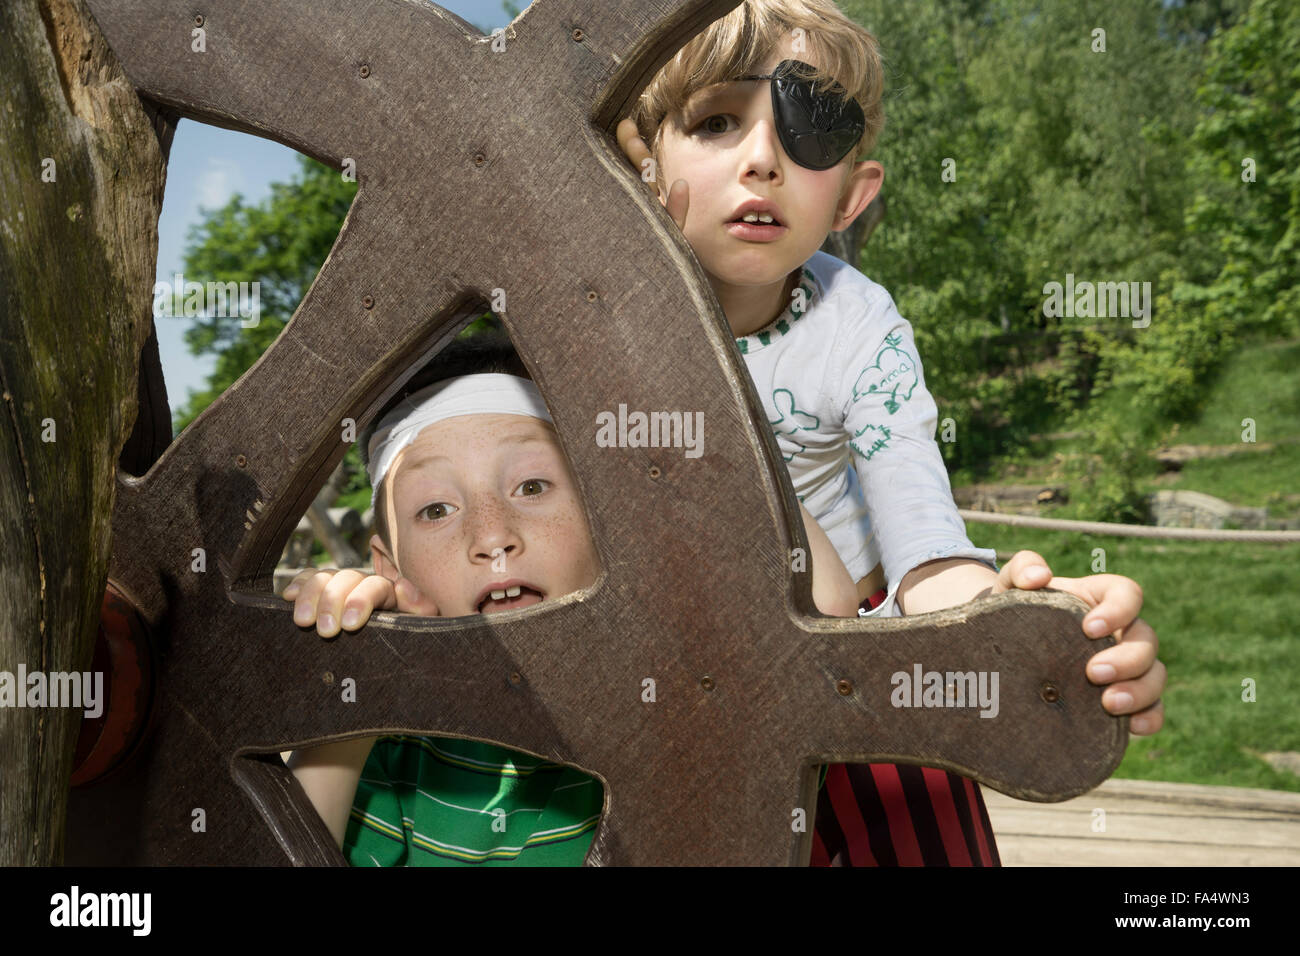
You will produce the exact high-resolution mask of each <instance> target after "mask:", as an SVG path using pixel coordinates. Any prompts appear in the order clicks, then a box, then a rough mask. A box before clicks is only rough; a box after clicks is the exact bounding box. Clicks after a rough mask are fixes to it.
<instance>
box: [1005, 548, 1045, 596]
mask: <svg viewBox="0 0 1300 956" xmlns="http://www.w3.org/2000/svg"><path fill="white" fill-rule="evenodd" d="M1051 580H1052V569H1051V568H1049V567H1048V566H1047V562H1046V561H1045V560H1043V556H1042V555H1040V554H1038V553H1037V552H1035V551H1017V552H1016V553H1015V554H1014V555H1012V557H1011V560H1010V561H1008V562H1007V563H1006V564H1004V565H1002V567H1001V568H1000V569H999V570H998V588H997V590H998V591H1009V590H1011V589H1012V588H1017V589H1019V590H1021V591H1033V590H1036V589H1038V588H1041V587H1046V586H1047V583H1048V582H1049V581H1051Z"/></svg>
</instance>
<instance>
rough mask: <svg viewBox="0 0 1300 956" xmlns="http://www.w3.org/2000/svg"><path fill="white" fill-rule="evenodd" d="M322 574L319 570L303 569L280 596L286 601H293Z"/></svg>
mask: <svg viewBox="0 0 1300 956" xmlns="http://www.w3.org/2000/svg"><path fill="white" fill-rule="evenodd" d="M320 573H321V572H320V570H319V569H318V568H303V569H302V570H301V571H299V572H298V573H297V574H295V575H294V576H293V580H292V581H290V582H289V584H288V586H287V587H286V588H285V589H284V591H283V592H281V594H280V596H281V597H283V598H284V599H285V600H286V601H292V600H293V599H294V598H296V597H297V596H298V593H299V592H300V591H301V590H302V589H303V586H304V585H306V584H307V582H308V581H310V580H311V579H312V578H314V577H315V576H316V575H317V574H320Z"/></svg>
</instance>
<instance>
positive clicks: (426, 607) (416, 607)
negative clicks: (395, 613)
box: [395, 578, 440, 617]
mask: <svg viewBox="0 0 1300 956" xmlns="http://www.w3.org/2000/svg"><path fill="white" fill-rule="evenodd" d="M395 591H396V593H397V609H398V610H399V611H401V612H402V613H404V614H419V615H420V616H421V617H439V616H440V615H439V614H438V605H437V604H435V603H434V602H433V601H432V600H431V599H430V598H427V597H425V596H424V594H423V593H422V592H421V591H420V589H419V588H417V587H416V586H415V585H414V584H412V583H411V582H410V580H408V579H407V578H398V579H397V587H396V588H395Z"/></svg>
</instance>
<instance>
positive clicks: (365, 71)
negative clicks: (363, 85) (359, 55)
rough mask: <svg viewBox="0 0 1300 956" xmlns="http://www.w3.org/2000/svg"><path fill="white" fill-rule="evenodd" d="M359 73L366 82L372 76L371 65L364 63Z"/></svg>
mask: <svg viewBox="0 0 1300 956" xmlns="http://www.w3.org/2000/svg"><path fill="white" fill-rule="evenodd" d="M357 72H359V73H360V74H361V78H362V79H363V80H364V79H365V78H366V77H368V76H369V75H370V64H369V63H362V64H361V69H360V70H358V71H357Z"/></svg>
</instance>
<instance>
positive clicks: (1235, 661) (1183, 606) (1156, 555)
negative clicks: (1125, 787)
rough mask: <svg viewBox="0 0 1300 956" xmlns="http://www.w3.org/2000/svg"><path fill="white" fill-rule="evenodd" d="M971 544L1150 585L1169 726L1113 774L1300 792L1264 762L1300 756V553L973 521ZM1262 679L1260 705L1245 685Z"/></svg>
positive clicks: (1133, 746)
mask: <svg viewBox="0 0 1300 956" xmlns="http://www.w3.org/2000/svg"><path fill="white" fill-rule="evenodd" d="M968 532H969V534H970V536H971V539H972V540H973V541H974V542H975V543H976V544H978V545H980V546H981V547H991V548H997V549H998V550H1000V551H1015V550H1017V549H1020V548H1028V549H1031V550H1035V551H1037V552H1038V553H1039V554H1041V555H1042V556H1043V557H1044V558H1046V559H1047V561H1048V563H1049V565H1050V566H1051V568H1052V571H1053V572H1054V573H1056V574H1059V575H1062V576H1068V577H1080V576H1083V575H1086V574H1089V573H1091V564H1092V551H1093V549H1094V548H1104V549H1105V554H1106V570H1107V571H1108V572H1110V573H1113V574H1123V575H1126V576H1128V577H1131V578H1133V579H1134V580H1135V581H1137V582H1138V583H1139V584H1140V585H1142V589H1143V593H1144V595H1145V605H1144V608H1143V613H1142V616H1143V618H1144V619H1146V620H1147V621H1148V622H1149V623H1150V624H1151V625H1152V627H1154V628H1155V630H1156V634H1157V635H1158V636H1159V638H1160V659H1161V660H1162V661H1163V662H1164V663H1165V666H1166V667H1167V668H1168V669H1169V677H1168V682H1167V684H1166V689H1165V693H1164V705H1165V726H1164V728H1163V729H1162V730H1161V731H1160V732H1159V733H1157V734H1155V735H1153V736H1149V737H1132V738H1130V742H1129V747H1128V752H1127V753H1126V754H1125V756H1124V761H1123V763H1121V764H1120V766H1119V769H1118V770H1117V771H1116V773H1115V776H1117V777H1129V778H1138V779H1144V780H1166V781H1174V782H1182V783H1200V784H1214V785H1225V786H1235V787H1265V788H1271V789H1276V790H1294V791H1300V777H1297V776H1295V775H1294V774H1291V773H1287V772H1283V771H1279V770H1275V769H1273V768H1272V767H1271V766H1270V765H1269V764H1268V763H1266V762H1265V761H1264V760H1263V759H1261V758H1260V757H1258V756H1256V755H1257V754H1260V753H1264V752H1271V751H1300V706H1297V703H1298V702H1300V641H1298V640H1297V638H1296V622H1297V621H1300V546H1277V545H1273V546H1264V545H1238V544H1229V543H1222V544H1221V543H1218V542H1209V543H1206V542H1169V541H1159V542H1157V541H1145V540H1136V539H1131V538H1127V539H1126V538H1112V537H1101V536H1093V535H1080V534H1073V533H1070V534H1066V533H1060V532H1046V531H1036V530H1032V529H1024V528H1010V527H1002V526H997V525H985V524H978V525H977V524H971V525H969V526H968ZM1247 678H1250V679H1252V680H1253V681H1254V682H1255V698H1256V699H1255V702H1254V703H1246V702H1243V701H1242V694H1243V686H1242V682H1243V681H1244V680H1245V679H1247Z"/></svg>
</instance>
